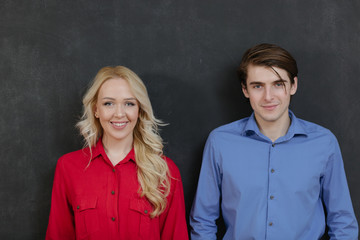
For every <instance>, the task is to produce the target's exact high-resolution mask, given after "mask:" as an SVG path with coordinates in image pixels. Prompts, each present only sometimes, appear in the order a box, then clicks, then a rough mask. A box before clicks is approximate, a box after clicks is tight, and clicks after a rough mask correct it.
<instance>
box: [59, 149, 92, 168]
mask: <svg viewBox="0 0 360 240" xmlns="http://www.w3.org/2000/svg"><path fill="white" fill-rule="evenodd" d="M92 154H93V153H92ZM92 154H91V153H90V151H89V148H84V149H79V150H76V151H73V152H69V153H66V154H64V155H62V156H61V157H60V158H59V160H58V164H63V165H69V164H71V165H73V164H81V165H83V164H87V163H88V162H89V160H90V158H91V157H92V156H91V155H92Z"/></svg>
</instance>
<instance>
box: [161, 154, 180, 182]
mask: <svg viewBox="0 0 360 240" xmlns="http://www.w3.org/2000/svg"><path fill="white" fill-rule="evenodd" d="M164 159H165V161H166V163H167V165H168V168H169V171H170V174H171V176H172V177H174V178H180V171H179V168H178V167H177V166H176V164H175V163H174V161H173V160H172V159H171V158H169V157H166V156H164Z"/></svg>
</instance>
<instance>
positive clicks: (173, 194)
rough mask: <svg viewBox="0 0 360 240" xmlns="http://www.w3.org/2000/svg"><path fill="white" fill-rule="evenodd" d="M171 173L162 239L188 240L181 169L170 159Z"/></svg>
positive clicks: (161, 223)
mask: <svg viewBox="0 0 360 240" xmlns="http://www.w3.org/2000/svg"><path fill="white" fill-rule="evenodd" d="M168 165H169V170H170V173H171V190H170V194H169V196H168V202H167V204H168V206H167V210H166V211H165V212H164V213H163V214H161V215H160V225H161V226H162V227H161V240H168V239H172V240H188V239H189V236H188V231H187V225H186V218H185V201H184V191H183V185H182V181H181V176H180V172H179V169H178V168H177V167H176V166H175V164H174V163H173V162H172V161H171V162H170V161H169V160H168Z"/></svg>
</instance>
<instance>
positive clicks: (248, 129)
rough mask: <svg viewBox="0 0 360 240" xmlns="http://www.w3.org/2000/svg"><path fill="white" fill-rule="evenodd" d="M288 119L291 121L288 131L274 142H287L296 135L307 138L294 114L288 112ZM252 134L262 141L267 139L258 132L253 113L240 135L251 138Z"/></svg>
mask: <svg viewBox="0 0 360 240" xmlns="http://www.w3.org/2000/svg"><path fill="white" fill-rule="evenodd" d="M289 117H290V119H291V124H290V127H289V130H288V131H287V133H286V134H285V136H282V137H280V138H278V139H277V140H276V142H283V141H287V140H289V139H291V138H293V137H294V136H297V135H305V136H307V132H306V130H305V128H304V126H302V124H300V122H299V120H298V119H297V118H296V116H295V114H294V113H293V112H292V111H291V110H289ZM254 134H256V135H257V136H259V137H261V138H263V139H264V138H266V139H268V138H267V137H266V136H264V135H263V134H262V133H261V132H260V129H259V127H258V125H257V123H256V120H255V115H254V113H252V114H251V116H250V117H249V118H248V121H247V123H246V124H245V127H244V129H243V131H242V135H243V136H252V135H254ZM268 140H269V139H268Z"/></svg>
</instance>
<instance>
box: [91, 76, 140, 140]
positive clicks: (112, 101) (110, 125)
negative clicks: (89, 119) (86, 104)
mask: <svg viewBox="0 0 360 240" xmlns="http://www.w3.org/2000/svg"><path fill="white" fill-rule="evenodd" d="M95 117H96V118H98V119H99V121H100V124H101V126H102V128H103V133H104V134H103V142H107V143H110V142H112V141H122V142H124V143H125V144H132V143H133V131H134V128H135V125H136V123H137V121H138V118H139V103H138V101H137V99H136V98H135V96H134V94H133V93H132V91H131V89H130V86H129V84H128V83H127V81H125V80H124V79H122V78H113V79H109V80H107V81H106V82H105V83H103V85H102V86H101V88H100V90H99V93H98V98H97V102H96V107H95Z"/></svg>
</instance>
